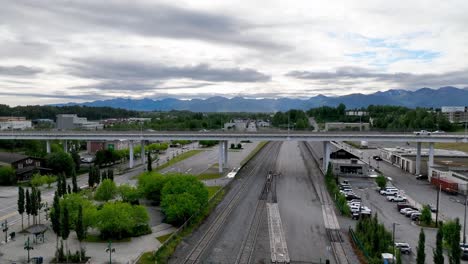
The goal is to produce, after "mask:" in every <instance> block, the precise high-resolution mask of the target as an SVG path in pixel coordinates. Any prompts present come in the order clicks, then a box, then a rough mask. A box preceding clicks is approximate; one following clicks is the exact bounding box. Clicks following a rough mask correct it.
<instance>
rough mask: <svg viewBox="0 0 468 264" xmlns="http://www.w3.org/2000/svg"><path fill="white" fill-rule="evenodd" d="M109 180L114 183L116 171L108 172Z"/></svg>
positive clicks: (109, 170)
mask: <svg viewBox="0 0 468 264" xmlns="http://www.w3.org/2000/svg"><path fill="white" fill-rule="evenodd" d="M107 178H108V179H109V180H111V181H114V170H113V169H108V170H107Z"/></svg>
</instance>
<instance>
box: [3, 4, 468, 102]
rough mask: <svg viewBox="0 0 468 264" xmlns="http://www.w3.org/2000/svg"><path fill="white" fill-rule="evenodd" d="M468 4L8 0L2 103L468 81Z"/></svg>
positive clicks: (332, 91) (336, 90) (274, 93)
mask: <svg viewBox="0 0 468 264" xmlns="http://www.w3.org/2000/svg"><path fill="white" fill-rule="evenodd" d="M466 10H468V1H466V0H449V1H439V0H411V1H408V0H405V1H400V0H398V1H388V0H382V1H381V0H353V1H351V0H341V1H336V0H327V1H311V0H289V1H279V0H265V1H263V0H255V1H244V0H222V1H213V0H196V1H182V0H175V1H174V0H172V1H156V0H152V1H109V0H106V1H96V0H79V1H78V0H60V1H58V0H57V1H52V0H41V1H36V0H30V1H25V0H15V1H10V0H0V47H1V48H0V103H3V104H10V105H19V104H20V105H24V104H48V103H59V102H70V101H74V102H82V101H92V100H97V99H108V98H115V97H134V98H143V97H147V98H162V97H176V98H183V99H188V98H206V97H210V96H214V95H222V96H226V97H233V96H245V97H251V98H277V97H299V98H306V97H311V96H314V95H318V94H325V95H343V94H349V93H372V92H376V91H379V90H388V89H410V90H414V89H417V88H421V87H432V88H437V87H441V86H447V85H452V86H458V87H467V86H468V60H467V59H466V58H468V30H467V29H466V27H467V25H468V15H467V14H466Z"/></svg>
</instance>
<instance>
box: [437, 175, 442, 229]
mask: <svg viewBox="0 0 468 264" xmlns="http://www.w3.org/2000/svg"><path fill="white" fill-rule="evenodd" d="M437 179H438V181H437V184H438V185H439V188H438V190H437V201H436V203H437V204H436V227H439V203H440V202H439V199H440V190H441V189H442V185H441V184H440V174H438V176H437Z"/></svg>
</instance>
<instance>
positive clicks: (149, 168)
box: [147, 151, 153, 171]
mask: <svg viewBox="0 0 468 264" xmlns="http://www.w3.org/2000/svg"><path fill="white" fill-rule="evenodd" d="M152 163H153V161H152V160H151V153H150V152H149V151H148V165H147V166H148V171H153V165H152Z"/></svg>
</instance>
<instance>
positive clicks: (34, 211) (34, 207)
mask: <svg viewBox="0 0 468 264" xmlns="http://www.w3.org/2000/svg"><path fill="white" fill-rule="evenodd" d="M30 196H31V197H30V198H29V202H30V204H31V215H32V216H33V225H35V224H36V215H37V202H36V200H37V190H36V188H34V187H32V189H31V193H30Z"/></svg>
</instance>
